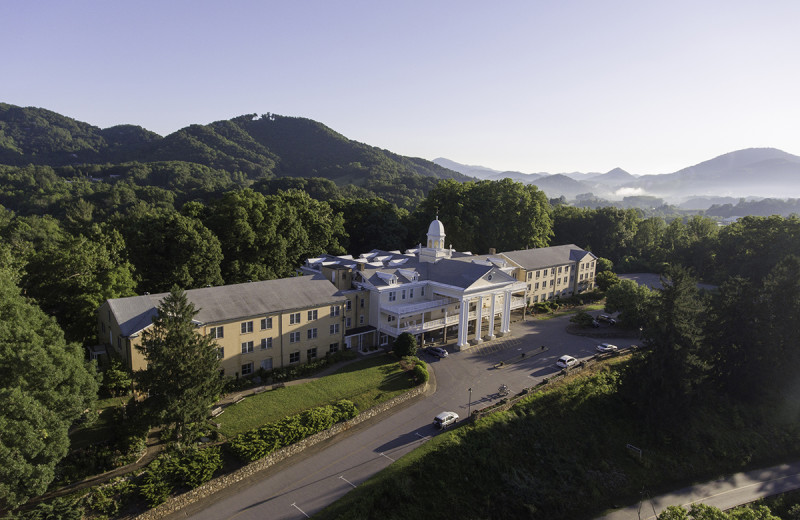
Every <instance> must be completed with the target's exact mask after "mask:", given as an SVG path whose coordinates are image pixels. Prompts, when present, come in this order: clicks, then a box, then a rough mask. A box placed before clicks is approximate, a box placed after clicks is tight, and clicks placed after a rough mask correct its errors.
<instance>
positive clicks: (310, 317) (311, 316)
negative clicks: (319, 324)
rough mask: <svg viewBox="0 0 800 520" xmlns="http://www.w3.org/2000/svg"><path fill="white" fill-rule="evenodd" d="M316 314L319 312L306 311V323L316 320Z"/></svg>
mask: <svg viewBox="0 0 800 520" xmlns="http://www.w3.org/2000/svg"><path fill="white" fill-rule="evenodd" d="M318 312H319V311H317V310H316V309H314V310H313V311H308V321H311V320H316V319H317V313H318Z"/></svg>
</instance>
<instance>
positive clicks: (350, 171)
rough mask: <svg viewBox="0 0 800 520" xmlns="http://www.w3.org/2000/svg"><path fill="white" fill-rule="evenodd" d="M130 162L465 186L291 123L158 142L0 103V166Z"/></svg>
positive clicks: (446, 173)
mask: <svg viewBox="0 0 800 520" xmlns="http://www.w3.org/2000/svg"><path fill="white" fill-rule="evenodd" d="M132 161H137V162H154V161H183V162H192V163H197V164H202V165H204V166H208V167H211V168H215V169H218V170H225V171H227V172H229V173H231V174H234V173H236V174H239V175H241V174H243V175H244V176H246V177H248V178H250V179H260V178H273V177H323V178H327V179H331V180H333V181H335V182H336V183H337V184H356V185H363V184H365V183H366V182H367V181H369V180H370V179H375V178H386V177H393V178H397V177H407V176H415V175H416V176H422V177H432V178H438V179H445V178H453V179H457V180H460V181H465V180H469V177H466V176H464V175H462V174H460V173H457V172H455V171H453V170H450V169H447V168H443V167H441V166H439V165H438V164H435V163H433V162H431V161H427V160H425V159H419V158H413V157H404V156H401V155H398V154H395V153H392V152H390V151H388V150H382V149H380V148H376V147H374V146H369V145H366V144H363V143H359V142H356V141H352V140H350V139H347V138H346V137H344V136H343V135H341V134H338V133H336V132H335V131H333V130H331V129H330V128H328V127H327V126H325V125H323V124H322V123H318V122H316V121H313V120H311V119H305V118H299V117H286V116H280V115H276V114H265V115H261V116H259V115H256V114H248V115H243V116H239V117H235V118H233V119H230V120H225V121H216V122H214V123H211V124H208V125H190V126H187V127H186V128H182V129H181V130H178V131H177V132H174V133H172V134H170V135H168V136H166V137H162V136H160V135H158V134H156V133H154V132H151V131H149V130H147V129H145V128H142V127H140V126H134V125H119V126H113V127H111V128H104V129H101V128H98V127H96V126H92V125H90V124H88V123H84V122H81V121H76V120H75V119H72V118H69V117H66V116H63V115H61V114H58V113H56V112H52V111H50V110H46V109H42V108H33V107H24V108H23V107H18V106H15V105H9V104H6V103H0V164H7V165H12V166H24V165H27V164H41V165H48V166H53V167H58V166H69V165H77V164H108V163H122V162H132ZM408 182H410V183H413V180H409V181H408Z"/></svg>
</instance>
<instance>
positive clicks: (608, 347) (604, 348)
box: [595, 343, 619, 352]
mask: <svg viewBox="0 0 800 520" xmlns="http://www.w3.org/2000/svg"><path fill="white" fill-rule="evenodd" d="M595 349H596V350H597V351H598V352H616V351H617V350H619V348H617V346H616V345H612V344H611V343H600V344H599V345H597V346H596V347H595Z"/></svg>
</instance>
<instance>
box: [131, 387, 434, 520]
mask: <svg viewBox="0 0 800 520" xmlns="http://www.w3.org/2000/svg"><path fill="white" fill-rule="evenodd" d="M427 388H428V383H425V384H424V385H419V386H417V387H416V388H413V389H411V390H410V391H408V392H406V393H404V394H403V395H398V396H397V397H395V398H393V399H390V400H388V401H386V402H385V403H382V404H379V405H377V406H374V407H372V408H370V409H369V410H366V411H364V412H362V413H360V414H358V415H357V416H356V417H354V418H352V419H350V420H349V421H344V422H341V423H338V424H335V425H333V426H332V427H331V428H330V429H328V430H325V431H324V432H319V433H316V434H314V435H312V436H310V437H306V438H305V439H303V440H302V441H299V442H296V443H294V444H292V445H291V446H286V447H285V448H281V449H279V450H276V451H274V452H272V453H270V454H269V455H267V456H266V457H264V458H263V459H259V460H257V461H255V462H251V463H250V464H248V465H246V466H244V467H242V468H239V469H238V470H236V471H234V472H232V473H228V474H226V475H222V476H220V477H217V478H215V479H211V480H209V481H208V482H206V483H205V484H203V485H201V486H199V487H197V488H195V489H193V490H191V491H188V492H186V493H184V494H182V495H178V496H176V497H173V498H170V499H169V500H167V501H166V502H164V503H163V504H161V505H160V506H158V507H156V508H154V509H151V510H149V511H147V512H145V513H142V514H141V515H139V516H137V517H136V519H137V520H156V519H159V518H163V517H165V516H167V515H169V514H172V513H174V512H176V511H179V510H181V509H183V508H184V507H186V506H188V505H189V504H192V503H194V502H197V501H199V500H202V499H204V498H206V497H209V496H211V495H213V494H214V493H216V492H217V491H220V490H222V489H224V488H226V487H228V486H231V485H233V484H235V483H237V482H240V481H242V480H244V479H246V478H248V477H250V476H252V475H255V474H256V473H258V472H259V471H262V470H265V469H267V468H269V467H270V466H272V465H273V464H276V463H278V462H280V461H282V460H284V459H287V458H289V457H291V456H292V455H295V454H297V453H300V452H301V451H303V450H305V449H306V448H309V447H311V446H314V445H315V444H317V443H319V442H322V441H324V440H327V439H330V438H331V437H334V436H336V435H337V434H339V433H341V432H343V431H345V430H349V429H350V428H352V427H353V426H355V425H357V424H360V423H362V422H364V421H366V420H367V419H371V418H372V417H375V416H376V415H378V414H380V413H383V412H385V411H387V410H389V409H391V408H393V407H395V406H397V405H399V404H402V403H404V402H406V401H408V400H409V399H413V398H415V397H417V396H419V395H422V394H423V393H425V391H426V390H427Z"/></svg>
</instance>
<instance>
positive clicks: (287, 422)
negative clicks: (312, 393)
mask: <svg viewBox="0 0 800 520" xmlns="http://www.w3.org/2000/svg"><path fill="white" fill-rule="evenodd" d="M356 415H358V410H357V409H356V406H355V405H354V404H353V403H352V402H350V401H348V400H346V399H343V400H341V401H339V402H338V403H336V404H335V405H325V406H319V407H317V408H312V409H310V410H306V411H304V412H301V413H299V414H296V415H290V416H289V417H285V418H283V419H281V420H280V421H277V422H274V423H270V424H267V425H264V426H262V427H260V428H256V429H254V430H250V431H249V432H245V433H242V434H240V435H238V436H236V437H235V438H234V439H233V440H231V441H230V443H228V448H229V449H230V450H231V452H233V454H234V455H236V456H237V457H238V458H239V459H241V460H243V461H246V462H251V461H254V460H258V459H261V458H264V457H266V456H267V455H269V454H270V453H272V452H273V451H275V450H277V449H280V448H283V447H285V446H289V445H290V444H294V443H295V442H297V441H300V440H303V439H305V438H306V437H309V436H311V435H314V434H315V433H319V432H321V431H324V430H327V429H328V428H330V427H331V426H333V425H334V424H336V423H338V422H341V421H346V420H348V419H352V418H353V417H355V416H356Z"/></svg>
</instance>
